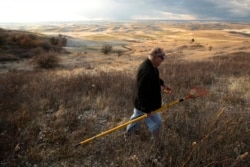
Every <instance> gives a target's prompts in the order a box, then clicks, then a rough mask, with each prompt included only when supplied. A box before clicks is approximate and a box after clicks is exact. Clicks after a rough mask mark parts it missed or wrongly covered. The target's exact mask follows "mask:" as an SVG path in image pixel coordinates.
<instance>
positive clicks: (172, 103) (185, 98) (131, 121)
mask: <svg viewBox="0 0 250 167" xmlns="http://www.w3.org/2000/svg"><path fill="white" fill-rule="evenodd" d="M188 98H191V97H190V96H187V97H184V98H182V99H179V100H175V101H173V102H170V103H168V104H165V105H163V106H162V107H161V108H159V109H157V110H155V111H153V112H151V114H154V113H157V112H162V111H164V110H167V109H168V108H170V107H172V106H174V105H176V104H178V103H180V102H182V101H185V100H187V99H188ZM146 117H147V114H144V115H142V116H140V117H138V118H135V119H133V120H130V121H128V122H126V123H123V124H121V125H118V126H116V127H114V128H112V129H109V130H107V131H104V132H101V133H99V134H97V135H95V136H93V137H91V138H88V139H86V140H83V141H81V142H80V143H78V144H77V145H75V146H78V145H83V144H86V143H89V142H91V141H92V140H94V139H96V138H99V137H102V136H105V135H107V134H109V133H112V132H113V131H116V130H118V129H121V128H123V127H125V126H127V125H129V124H131V123H134V122H137V121H140V120H142V119H144V118H146Z"/></svg>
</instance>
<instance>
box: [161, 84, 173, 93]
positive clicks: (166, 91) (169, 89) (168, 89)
mask: <svg viewBox="0 0 250 167" xmlns="http://www.w3.org/2000/svg"><path fill="white" fill-rule="evenodd" d="M161 87H162V90H163V91H164V92H165V93H167V94H172V89H171V88H170V87H169V86H165V85H164V86H161Z"/></svg>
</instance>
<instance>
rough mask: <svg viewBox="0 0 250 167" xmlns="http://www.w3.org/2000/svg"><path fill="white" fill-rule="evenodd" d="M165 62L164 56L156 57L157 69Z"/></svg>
mask: <svg viewBox="0 0 250 167" xmlns="http://www.w3.org/2000/svg"><path fill="white" fill-rule="evenodd" d="M163 61H164V57H163V56H156V57H154V58H153V64H154V66H156V67H158V66H160V65H161V63H162V62H163Z"/></svg>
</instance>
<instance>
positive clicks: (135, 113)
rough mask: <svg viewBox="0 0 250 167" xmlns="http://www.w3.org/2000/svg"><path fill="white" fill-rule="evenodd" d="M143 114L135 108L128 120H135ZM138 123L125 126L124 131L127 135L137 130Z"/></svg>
mask: <svg viewBox="0 0 250 167" xmlns="http://www.w3.org/2000/svg"><path fill="white" fill-rule="evenodd" d="M143 114H145V113H143V112H141V111H140V110H137V109H136V108H134V111H133V114H132V116H131V117H130V120H132V119H135V118H137V117H140V116H142V115H143ZM139 123H140V122H134V123H132V124H129V125H128V126H127V129H126V133H128V134H129V133H133V132H134V131H135V130H136V129H137V128H138V126H139Z"/></svg>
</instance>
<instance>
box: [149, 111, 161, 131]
mask: <svg viewBox="0 0 250 167" xmlns="http://www.w3.org/2000/svg"><path fill="white" fill-rule="evenodd" d="M145 122H146V124H147V126H148V129H149V131H150V132H151V133H152V134H155V133H157V132H158V130H159V128H160V126H161V122H162V118H161V115H160V113H155V114H153V115H151V116H150V117H147V118H146V119H145Z"/></svg>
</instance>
